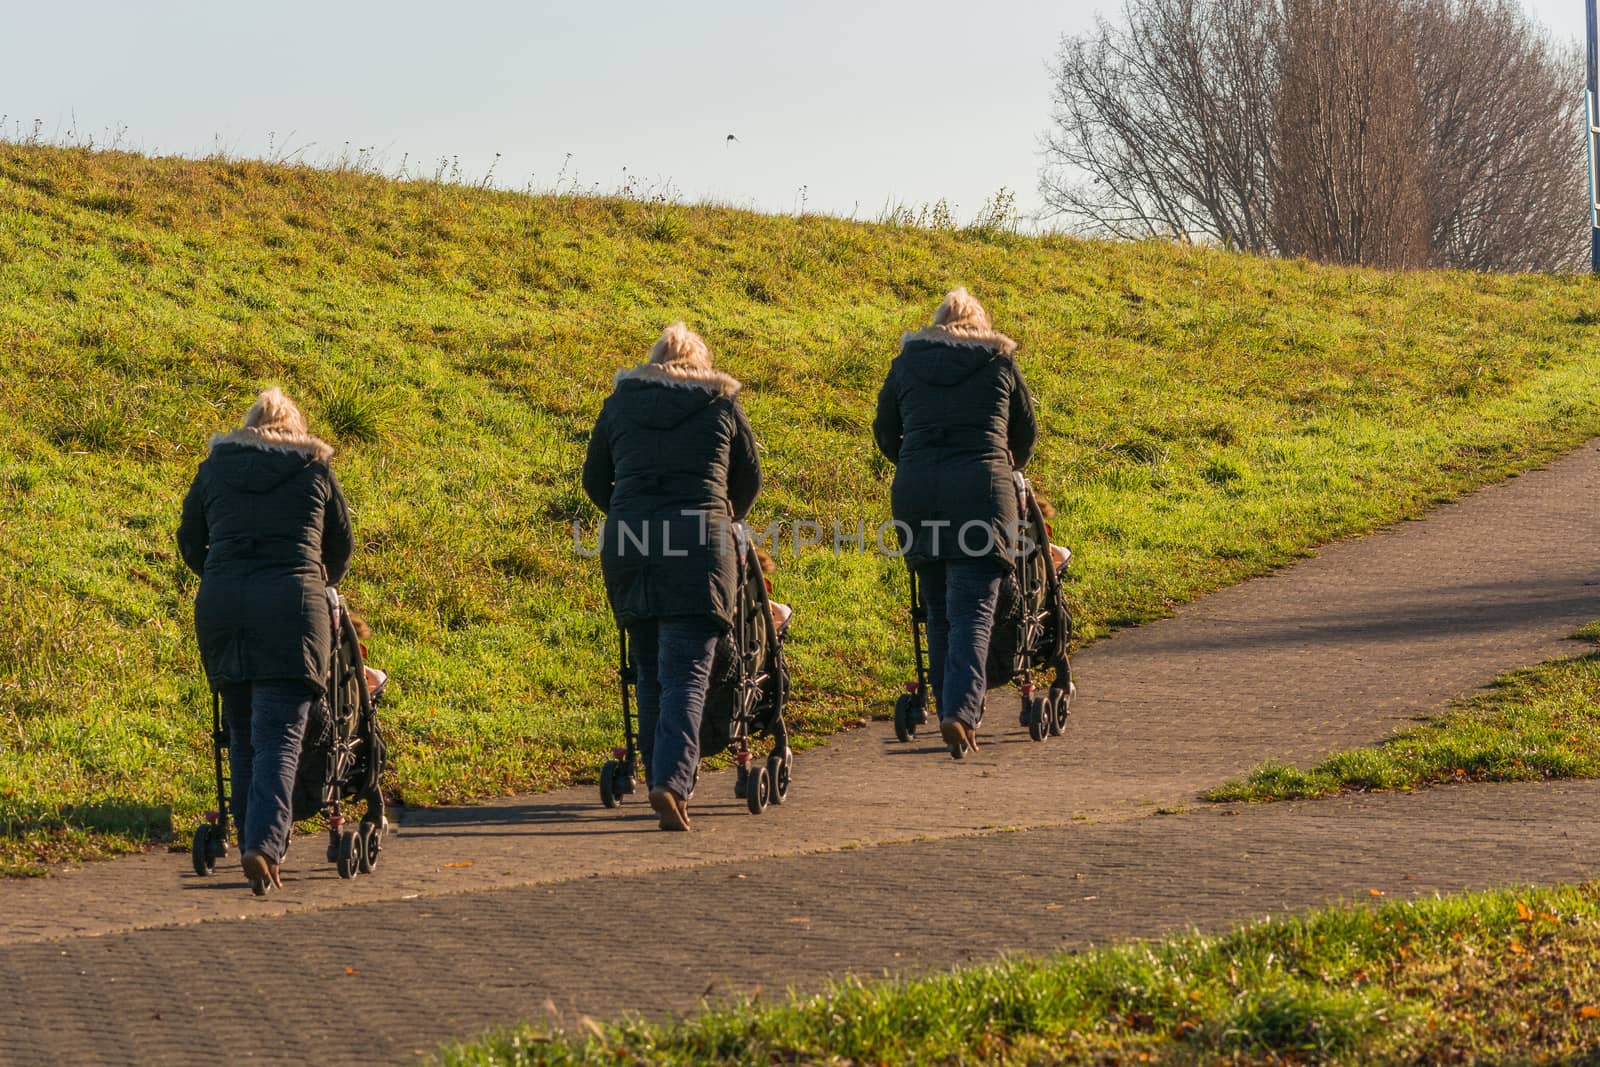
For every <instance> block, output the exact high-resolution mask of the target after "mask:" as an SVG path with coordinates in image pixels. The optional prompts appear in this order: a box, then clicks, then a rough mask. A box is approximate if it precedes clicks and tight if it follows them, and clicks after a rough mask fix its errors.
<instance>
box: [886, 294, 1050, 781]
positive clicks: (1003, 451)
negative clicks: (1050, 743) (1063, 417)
mask: <svg viewBox="0 0 1600 1067" xmlns="http://www.w3.org/2000/svg"><path fill="white" fill-rule="evenodd" d="M1016 347H1017V346H1016V342H1014V341H1012V340H1011V338H1009V337H1007V336H1006V335H1005V334H1002V333H997V332H995V330H994V328H993V327H991V326H990V324H989V315H988V313H987V312H986V311H984V309H983V306H982V305H981V304H979V303H978V301H977V300H975V299H974V298H973V297H972V295H971V294H970V293H968V292H967V291H966V290H965V289H957V290H955V291H954V292H952V293H950V294H949V295H948V296H946V297H945V298H944V302H943V303H941V304H940V305H939V310H938V311H937V312H936V313H935V315H934V319H933V325H932V326H929V327H927V328H926V329H922V330H919V331H917V332H916V333H911V334H907V335H906V336H905V337H904V338H902V340H901V343H900V355H899V356H898V357H897V358H896V359H895V361H894V362H893V363H892V364H891V365H890V367H889V374H888V377H887V378H886V380H885V381H884V383H883V389H882V390H881V391H880V392H879V393H878V414H877V418H876V419H874V421H873V424H872V432H873V436H874V437H875V438H876V439H877V442H878V448H879V449H880V450H881V451H882V452H883V454H884V455H885V456H886V457H888V459H889V461H890V462H892V463H893V464H894V465H895V472H894V486H893V489H892V490H891V507H892V510H893V512H894V518H895V522H896V524H897V530H898V532H899V534H900V538H901V548H902V549H903V550H904V552H905V557H906V565H907V566H909V567H912V568H914V569H915V570H916V572H917V577H918V581H919V584H920V586H921V590H922V601H923V603H924V605H925V606H926V608H927V612H928V623H927V624H928V674H929V681H930V682H931V684H932V686H933V696H934V701H935V706H936V707H937V709H938V712H939V730H940V733H941V734H942V735H943V737H944V740H945V742H946V743H947V744H949V745H950V746H951V747H952V751H953V752H959V751H961V750H962V749H972V750H976V749H977V747H978V733H977V731H978V722H979V720H980V719H982V717H983V695H984V684H985V677H984V663H985V660H987V658H988V655H989V638H990V635H991V634H992V632H993V628H994V614H995V606H996V603H997V602H998V599H999V595H1000V579H1001V576H1002V574H1003V573H1004V571H1005V569H1006V567H1008V566H1009V565H1010V561H1011V560H1012V559H1013V558H1014V554H1015V553H1016V552H1017V551H1018V550H1019V549H1021V548H1022V547H1023V546H1022V545H1021V543H1020V540H1019V538H1020V536H1021V524H1020V522H1019V519H1020V516H1019V515H1018V514H1017V494H1016V490H1015V488H1014V486H1013V482H1012V476H1011V474H1012V471H1013V470H1021V469H1022V468H1023V467H1024V466H1025V465H1026V464H1027V462H1028V460H1029V459H1030V458H1031V457H1032V456H1033V446H1034V441H1035V439H1036V438H1037V436H1038V424H1037V423H1036V421H1035V419H1034V414H1033V400H1032V398H1031V397H1030V396H1029V395H1028V387H1027V386H1026V385H1025V384H1024V383H1023V381H1022V371H1021V370H1020V369H1019V368H1018V367H1017V364H1016V361H1015V360H1014V359H1013V353H1014V352H1015V351H1016Z"/></svg>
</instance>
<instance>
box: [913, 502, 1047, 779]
mask: <svg viewBox="0 0 1600 1067" xmlns="http://www.w3.org/2000/svg"><path fill="white" fill-rule="evenodd" d="M1012 477H1013V479H1014V484H1015V487H1016V492H1017V514H1018V515H1019V516H1021V518H1022V535H1023V537H1022V541H1023V544H1025V545H1026V546H1027V548H1028V551H1026V552H1024V553H1022V554H1020V555H1018V556H1017V557H1016V559H1015V560H1013V561H1012V566H1011V569H1010V570H1008V571H1007V572H1006V574H1005V576H1004V577H1003V578H1002V579H1001V581H1000V600H999V603H998V604H997V605H996V606H995V615H994V633H993V636H992V637H991V638H990V641H989V657H988V661H987V664H986V673H987V675H988V688H990V689H999V688H1000V687H1002V686H1006V685H1010V684H1011V683H1012V682H1015V683H1017V688H1018V690H1019V691H1020V693H1021V695H1022V714H1021V716H1020V719H1021V723H1022V725H1023V726H1025V727H1027V728H1028V736H1029V737H1031V738H1033V740H1035V741H1045V740H1048V739H1049V738H1050V737H1051V736H1059V735H1060V734H1061V732H1062V731H1063V730H1065V729H1066V726H1067V717H1068V715H1070V713H1071V709H1072V694H1073V693H1074V692H1075V691H1076V687H1075V686H1074V685H1073V684H1072V664H1071V663H1070V662H1069V660H1068V658H1067V651H1068V646H1069V644H1070V642H1071V639H1072V615H1071V613H1070V612H1068V610H1067V599H1066V596H1065V595H1064V594H1063V593H1062V591H1061V577H1062V574H1064V573H1065V565H1063V566H1062V568H1061V570H1059V571H1058V570H1057V568H1056V564H1055V562H1054V560H1053V559H1052V557H1051V552H1050V527H1049V524H1048V523H1046V522H1045V518H1044V513H1043V511H1042V510H1041V509H1040V507H1039V502H1038V500H1037V499H1035V498H1034V495H1033V488H1032V487H1031V486H1030V485H1029V484H1028V480H1027V479H1026V478H1024V477H1023V476H1022V473H1021V472H1020V471H1018V472H1016V473H1014V474H1013V476H1012ZM927 620H928V611H927V607H926V606H925V605H924V604H923V603H922V598H921V595H920V590H919V587H918V583H917V572H916V570H915V569H911V645H912V649H913V650H914V652H915V655H916V663H917V675H916V680H915V681H912V682H907V683H906V691H905V692H904V693H902V694H900V698H899V699H898V700H897V701H895V706H894V734H895V737H897V738H898V739H899V740H901V741H910V740H912V739H913V738H915V737H916V736H917V728H918V727H919V726H921V725H923V724H924V723H926V722H927V721H928V693H929V687H928V673H927V665H926V662H925V660H924V656H923V627H924V626H925V625H926V623H927ZM1047 668H1048V669H1051V670H1053V671H1054V672H1055V679H1054V680H1053V681H1052V682H1051V683H1050V686H1049V688H1048V689H1041V688H1040V687H1039V686H1037V685H1035V683H1034V672H1035V671H1042V670H1045V669H1047ZM950 754H951V755H952V756H955V757H956V758H957V759H960V758H961V757H962V755H963V754H964V750H958V749H955V748H952V749H951V753H950Z"/></svg>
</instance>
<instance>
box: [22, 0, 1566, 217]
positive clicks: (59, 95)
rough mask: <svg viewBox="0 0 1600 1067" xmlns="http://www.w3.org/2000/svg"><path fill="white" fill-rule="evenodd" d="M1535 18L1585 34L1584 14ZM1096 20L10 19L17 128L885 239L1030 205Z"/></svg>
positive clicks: (492, 3) (643, 8) (43, 14)
mask: <svg viewBox="0 0 1600 1067" xmlns="http://www.w3.org/2000/svg"><path fill="white" fill-rule="evenodd" d="M1529 6H1530V9H1531V10H1532V11H1533V12H1534V13H1535V15H1536V16H1537V17H1539V18H1540V19H1541V20H1542V21H1543V22H1545V24H1546V25H1549V26H1551V27H1552V28H1554V29H1556V30H1557V31H1558V32H1561V33H1564V34H1570V35H1572V36H1574V37H1576V36H1578V35H1580V34H1581V33H1582V29H1583V4H1582V0H1532V2H1531V3H1530V5H1529ZM1097 9H1098V10H1104V11H1108V12H1114V11H1116V10H1119V9H1120V0H1116V2H1115V3H1111V4H1105V3H1094V2H1088V0H1079V2H1070V0H1068V2H1061V0H1055V2H1045V0H992V2H989V3H983V4H979V3H957V2H954V0H921V2H915V3H912V2H881V0H854V2H841V0H809V2H806V3H788V2H773V0H766V2H751V0H744V2H693V0H680V2H678V3H676V4H672V3H660V2H655V3H643V2H634V0H626V2H615V3H594V2H590V3H583V2H582V0H576V2H573V0H569V2H566V3H546V2H543V0H534V2H522V3H515V2H510V0H457V2H453V3H448V4H445V3H416V2H411V0H398V2H389V3H374V2H369V0H321V2H318V3H308V2H304V0H276V2H274V3H272V4H253V5H243V4H218V3H215V2H213V3H204V4H202V3H192V2H168V0H146V2H143V3H128V2H127V0H117V2H106V0H79V2H74V3H71V4H45V3H28V4H17V5H13V6H12V10H9V11H7V13H6V18H5V25H6V34H5V36H6V44H7V47H6V53H7V54H6V61H5V63H4V64H0V115H4V116H5V126H6V129H7V131H8V132H9V133H11V134H15V132H16V131H17V130H18V129H19V128H21V129H23V130H26V129H28V128H31V126H32V124H33V122H34V120H35V119H39V120H42V121H43V124H44V132H45V134H46V135H50V134H52V133H57V132H61V133H64V132H65V131H66V130H67V129H68V128H69V127H70V126H71V125H72V123H73V122H74V119H75V121H76V123H77V126H78V128H79V129H80V131H83V132H86V133H93V134H95V135H96V137H97V139H102V138H103V136H104V132H105V131H107V130H109V129H113V128H125V129H126V130H127V135H126V143H127V144H128V145H129V146H131V147H134V148H137V149H139V150H142V151H150V152H162V153H182V154H197V153H203V152H205V151H208V150H210V149H212V148H213V147H216V146H221V147H222V148H224V149H226V150H228V151H231V152H235V153H238V154H241V155H250V156H259V155H264V154H266V153H267V151H268V146H269V143H271V144H275V145H276V146H277V148H278V149H279V150H282V149H283V148H284V147H285V146H287V147H288V148H289V149H291V150H293V149H303V150H304V151H303V157H304V158H306V159H309V160H313V161H316V160H324V159H327V158H329V157H331V156H336V155H338V154H339V153H341V152H343V151H345V150H346V145H347V143H348V146H349V147H350V149H352V150H353V149H356V148H361V147H372V148H374V149H376V150H377V151H378V152H379V153H380V154H382V155H384V156H385V157H386V158H387V160H388V161H389V163H390V165H391V166H397V165H398V164H399V163H400V161H401V159H402V157H408V158H409V159H410V160H411V161H412V163H413V164H417V163H420V164H421V165H422V166H423V167H424V169H427V170H430V171H431V170H432V169H433V167H434V165H435V164H436V162H437V161H438V160H439V159H441V158H457V157H458V158H459V160H460V166H461V167H462V169H463V170H464V171H466V172H467V173H468V174H470V175H472V176H474V177H478V176H481V175H482V174H483V173H484V172H486V171H487V170H488V169H489V167H490V166H491V165H493V166H494V168H495V171H494V173H495V178H496V181H497V182H498V183H500V184H504V185H509V186H513V187H517V186H522V185H524V184H526V183H528V182H529V181H530V180H531V181H532V182H533V183H534V184H536V185H539V186H548V185H550V184H552V183H554V182H555V181H556V179H557V177H558V175H559V174H560V173H561V172H562V167H563V164H564V162H566V161H567V157H568V154H569V153H570V155H571V159H570V162H566V177H567V179H568V180H569V181H570V180H576V182H577V183H578V184H579V185H580V186H582V187H591V186H594V185H598V186H599V187H600V188H602V189H606V190H610V189H614V188H616V187H618V186H620V185H621V184H622V183H623V181H624V178H625V174H631V175H633V176H635V178H636V179H637V180H638V181H640V182H641V183H642V184H643V185H644V186H645V187H647V188H653V187H657V186H659V185H660V184H662V183H670V185H671V187H672V189H673V190H675V191H676V192H677V194H679V195H681V196H683V197H686V198H690V199H704V198H712V199H718V200H724V201H730V202H733V203H736V204H740V205H742V206H753V207H757V208H761V209H765V210H776V211H788V210H794V209H795V208H796V207H798V206H799V204H800V200H801V196H802V194H801V189H802V187H804V189H805V193H804V196H805V202H806V204H807V206H808V207H810V208H811V209H812V210H824V211H831V212H835V213H839V214H845V215H848V214H851V213H852V212H855V213H857V214H859V215H860V216H862V217H869V218H870V217H875V216H877V215H878V214H879V213H880V212H881V211H882V209H883V208H884V206H885V205H886V204H890V203H895V202H900V203H907V204H918V203H923V202H930V201H933V200H937V199H939V198H941V197H944V198H948V199H949V200H950V201H951V202H952V203H953V204H954V205H955V206H956V209H957V212H958V214H959V215H960V216H962V217H969V216H970V215H971V214H972V213H973V212H974V211H975V210H976V209H977V208H978V206H979V205H980V204H981V203H982V202H983V201H984V200H985V199H986V198H987V197H989V196H990V195H991V194H993V193H994V192H995V191H996V190H997V189H999V188H1000V187H1002V186H1005V187H1008V188H1010V189H1012V190H1014V191H1015V192H1017V193H1018V195H1019V199H1020V201H1021V204H1022V206H1023V207H1024V208H1025V209H1026V208H1031V207H1033V206H1035V205H1036V202H1037V200H1036V195H1035V191H1034V187H1035V184H1036V180H1037V172H1038V164H1039V160H1038V138H1039V135H1040V134H1041V133H1042V132H1043V131H1044V129H1045V128H1046V126H1047V124H1048V120H1049V111H1050V99H1049V98H1050V81H1049V74H1048V71H1047V64H1048V62H1049V59H1050V57H1051V56H1052V54H1053V53H1054V51H1055V48H1056V44H1057V42H1058V40H1059V39H1060V37H1061V35H1062V34H1063V33H1071V32H1081V31H1083V30H1084V29H1086V28H1088V27H1089V26H1090V24H1091V21H1092V19H1093V17H1094V14H1095V12H1096V10H1097ZM729 133H732V134H734V135H736V136H737V137H738V138H739V140H738V141H737V142H736V143H733V144H729V143H728V142H727V141H726V136H727V135H728V134H729ZM497 152H498V153H500V157H499V159H498V161H496V158H495V154H496V153H497ZM624 168H626V171H624Z"/></svg>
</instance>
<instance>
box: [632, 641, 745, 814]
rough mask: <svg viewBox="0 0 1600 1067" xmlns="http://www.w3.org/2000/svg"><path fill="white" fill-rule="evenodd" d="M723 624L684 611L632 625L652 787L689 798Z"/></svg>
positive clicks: (643, 750)
mask: <svg viewBox="0 0 1600 1067" xmlns="http://www.w3.org/2000/svg"><path fill="white" fill-rule="evenodd" d="M721 635H722V627H721V625H719V624H718V623H717V621H716V620H715V619H712V618H709V617H707V618H702V617H699V616H692V615H686V616H681V617H668V618H662V619H646V620H644V621H643V622H635V623H630V624H629V625H628V647H629V649H630V650H631V651H632V653H633V663H634V666H635V667H636V668H637V669H638V680H637V681H636V682H635V684H634V696H635V698H636V699H637V701H638V704H639V753H640V755H641V756H642V757H643V759H644V766H645V780H646V781H647V782H648V783H649V784H650V788H651V789H660V788H661V787H663V786H665V787H666V788H668V789H670V790H672V791H673V792H674V793H676V794H677V795H678V796H679V797H682V798H685V799H687V798H688V796H689V790H691V789H693V788H694V775H695V770H696V769H697V768H698V767H699V766H700V722H701V720H702V719H703V718H704V717H705V710H706V690H707V689H709V688H710V686H711V670H712V665H713V661H714V660H715V658H716V653H717V638H718V637H720V636H721Z"/></svg>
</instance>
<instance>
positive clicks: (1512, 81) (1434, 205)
mask: <svg viewBox="0 0 1600 1067" xmlns="http://www.w3.org/2000/svg"><path fill="white" fill-rule="evenodd" d="M1408 8H1409V10H1408V12H1407V15H1408V19H1409V21H1410V24H1411V27H1412V29H1411V36H1412V38H1413V39H1414V40H1415V41H1416V43H1417V82H1418V86H1419V89H1420V91H1421V97H1422V113H1423V115H1424V116H1425V118H1426V119H1427V120H1428V126H1429V129H1428V135H1427V138H1426V141H1425V144H1426V145H1427V147H1428V161H1427V170H1428V228H1429V237H1430V245H1431V248H1432V254H1431V256H1430V259H1431V261H1432V262H1433V263H1434V264H1436V265H1438V266H1446V267H1462V268H1466V269H1469V270H1512V271H1536V270H1572V269H1577V268H1579V267H1582V266H1584V265H1586V264H1587V262H1588V250H1589V241H1588V233H1587V226H1586V223H1585V220H1586V218H1587V215H1586V208H1585V205H1584V201H1585V194H1584V190H1585V189H1586V188H1587V181H1586V179H1585V167H1586V165H1587V161H1586V158H1585V154H1584V138H1583V128H1584V120H1585V115H1584V106H1583V96H1582V94H1581V92H1580V88H1581V86H1582V85H1583V56H1582V53H1581V52H1580V51H1579V50H1578V49H1577V48H1575V47H1573V46H1570V45H1569V46H1565V47H1563V46H1560V45H1558V44H1556V43H1555V42H1554V41H1553V40H1552V39H1551V38H1550V37H1549V36H1548V35H1546V34H1544V33H1542V32H1540V31H1539V29H1538V27H1537V26H1535V25H1533V24H1532V23H1530V22H1529V20H1528V18H1527V16H1526V15H1524V14H1523V12H1522V9H1521V8H1520V7H1519V6H1518V5H1517V4H1516V3H1514V2H1513V0H1411V2H1410V3H1409V4H1408Z"/></svg>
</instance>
